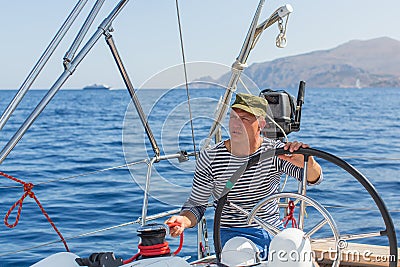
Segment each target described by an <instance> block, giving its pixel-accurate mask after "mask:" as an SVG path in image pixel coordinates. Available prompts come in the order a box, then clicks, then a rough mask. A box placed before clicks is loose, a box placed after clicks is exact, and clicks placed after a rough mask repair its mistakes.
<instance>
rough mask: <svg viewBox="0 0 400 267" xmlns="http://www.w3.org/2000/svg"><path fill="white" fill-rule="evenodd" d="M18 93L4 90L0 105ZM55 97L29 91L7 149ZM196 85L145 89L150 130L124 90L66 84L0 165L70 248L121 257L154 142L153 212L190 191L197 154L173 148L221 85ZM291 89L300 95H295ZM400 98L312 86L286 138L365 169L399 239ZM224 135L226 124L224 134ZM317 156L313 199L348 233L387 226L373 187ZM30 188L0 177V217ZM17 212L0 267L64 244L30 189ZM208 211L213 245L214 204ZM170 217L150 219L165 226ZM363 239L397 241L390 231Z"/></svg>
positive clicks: (2, 232)
mask: <svg viewBox="0 0 400 267" xmlns="http://www.w3.org/2000/svg"><path fill="white" fill-rule="evenodd" d="M16 92H17V91H15V90H0V112H2V111H4V110H5V108H6V106H7V105H8V103H9V102H10V101H11V99H12V98H13V96H14V95H15V93H16ZM46 92H47V91H46V90H31V91H29V92H28V93H27V95H26V96H25V98H24V99H23V101H22V102H21V104H20V105H19V107H18V108H17V110H16V111H15V112H14V114H13V115H12V116H11V118H10V120H9V121H8V123H7V124H6V125H5V127H4V128H3V129H2V130H1V135H0V142H1V147H2V148H3V147H4V146H5V145H6V143H7V142H8V140H9V139H10V138H11V137H12V136H13V135H14V133H15V132H16V131H17V130H18V129H19V127H20V125H21V124H22V123H23V122H24V121H25V119H26V118H27V117H28V116H29V115H30V114H31V112H32V110H33V108H34V106H35V105H36V104H37V103H39V101H40V99H41V98H42V97H43V96H44V95H45V94H46ZM189 92H190V93H189V98H190V101H189V102H188V94H187V92H186V90H183V89H173V90H166V89H165V90H163V89H142V90H138V91H137V96H138V99H139V100H140V103H141V109H142V110H143V112H144V114H146V115H145V116H144V118H147V120H148V124H147V125H148V128H149V129H150V130H151V133H150V134H149V135H148V134H147V133H146V132H145V131H144V130H143V124H142V122H141V119H140V116H139V115H138V112H137V111H136V108H135V106H134V105H133V104H132V102H131V101H130V96H129V94H128V92H127V91H126V90H99V91H96V90H61V91H59V92H58V93H57V94H56V96H55V97H54V99H53V100H52V102H50V103H49V104H48V105H47V106H46V108H45V109H44V111H43V112H42V114H41V115H40V116H39V117H38V118H37V119H36V120H35V121H34V123H33V124H32V126H31V127H30V128H29V130H28V131H27V132H26V134H25V135H24V136H23V137H22V138H21V140H20V141H19V142H18V144H17V145H16V146H15V148H14V149H13V150H12V151H11V153H10V154H9V155H8V156H7V158H6V159H5V160H4V161H3V162H2V163H1V166H0V171H1V172H4V173H6V174H8V175H10V176H12V177H15V178H18V179H19V180H21V181H23V182H26V183H32V184H33V185H34V187H33V189H32V191H33V192H34V196H35V197H36V199H37V200H38V201H39V202H40V203H41V205H42V207H43V209H44V210H45V211H46V213H47V214H48V216H49V217H50V218H51V220H52V221H53V222H54V224H55V225H56V227H57V229H58V230H59V231H60V232H61V234H62V235H63V236H64V238H65V239H66V242H67V244H68V246H69V249H70V250H71V252H73V253H75V254H77V255H78V256H80V257H89V255H90V254H91V253H95V252H106V251H111V252H114V254H115V255H116V257H120V258H123V259H127V258H130V257H131V256H132V255H134V254H136V252H137V245H138V241H139V239H138V237H137V231H136V230H137V229H138V227H139V226H140V225H139V224H138V223H137V222H138V221H139V220H140V217H141V216H142V206H143V203H144V188H145V186H146V171H147V168H148V166H149V162H150V160H151V159H152V158H153V156H154V154H155V152H154V149H153V147H152V145H151V144H152V143H153V144H157V146H158V147H159V149H160V153H161V155H162V156H166V158H168V159H166V160H161V161H160V162H155V163H154V165H153V167H152V168H151V170H152V172H151V175H150V182H149V183H148V185H149V189H150V193H149V195H148V210H147V212H146V213H145V214H146V215H147V216H151V215H155V214H158V213H160V212H165V211H169V210H171V209H177V208H179V207H180V205H182V203H183V202H184V201H185V199H186V198H187V197H188V195H189V193H190V186H191V182H192V177H193V171H194V167H195V158H194V157H193V156H189V157H188V160H181V161H183V162H180V161H179V160H178V159H177V158H176V157H174V156H173V155H179V153H180V152H181V151H186V152H188V153H191V152H193V151H194V150H196V151H198V150H199V149H200V148H201V146H202V144H204V140H205V138H206V136H207V134H208V131H209V128H210V125H211V123H212V121H213V118H214V116H215V114H214V112H215V107H216V106H217V104H218V100H219V99H220V97H221V96H222V95H223V90H221V89H220V88H215V89H193V90H192V89H191V90H190V91H189ZM289 93H291V94H293V95H294V96H296V94H297V92H296V90H289ZM399 104H400V89H395V88H385V89H382V88H364V89H357V88H345V89H343V88H326V89H313V88H307V89H306V93H305V103H304V105H303V110H302V117H301V130H300V131H299V132H294V133H291V134H289V140H299V141H302V142H304V143H307V144H309V145H310V146H311V147H312V148H316V149H318V150H322V151H324V152H326V153H329V154H332V155H334V156H336V157H339V158H341V159H342V160H344V161H346V162H347V163H349V164H351V165H352V166H354V167H355V168H357V169H358V170H359V171H360V172H361V173H362V174H363V176H365V177H366V178H367V179H368V180H369V181H370V182H371V184H372V185H373V186H374V188H375V189H376V191H377V192H378V193H379V195H380V197H381V199H382V200H383V201H384V203H385V205H386V207H387V209H388V210H389V212H390V215H391V217H392V219H393V222H394V225H395V227H396V228H397V236H399V234H400V232H399V229H400V206H399V205H400V196H399V191H400V139H399V136H400V124H399V121H400V111H399ZM192 125H193V127H192ZM192 129H193V130H192ZM192 133H193V135H192ZM227 134H228V130H227V121H226V120H224V122H223V125H222V136H223V138H227ZM149 136H150V137H151V138H150V139H149ZM149 140H153V141H152V142H150V141H149ZM193 141H194V142H193ZM182 154H185V153H182ZM168 156H170V157H168ZM182 159H185V157H182ZM317 161H318V162H319V163H320V165H321V166H322V168H323V172H324V180H323V181H322V183H321V184H320V185H316V186H309V187H308V188H307V190H308V196H310V197H311V198H312V199H314V200H315V201H317V202H318V203H320V204H322V205H324V206H325V207H326V209H327V211H328V212H329V213H330V214H331V215H332V217H333V218H334V220H335V223H336V224H337V228H338V229H339V231H340V233H341V234H357V233H369V232H378V231H381V230H384V229H385V225H384V222H383V219H382V216H381V214H380V212H379V210H378V208H377V206H376V204H375V202H374V201H373V200H372V198H371V196H370V194H369V193H368V192H367V191H366V190H365V189H364V187H363V186H362V185H361V184H360V183H359V182H358V181H357V180H356V179H355V178H354V177H352V176H351V175H349V174H348V173H347V172H345V171H343V170H341V169H340V168H339V167H337V166H336V165H335V164H334V163H330V162H328V161H325V160H323V159H319V158H317ZM284 179H285V177H282V183H283V181H284ZM284 190H285V191H289V192H295V191H296V190H297V182H296V181H295V179H293V178H291V177H289V178H288V179H287V183H286V186H285V188H284ZM23 194H24V190H23V186H22V184H21V183H18V182H15V181H13V180H10V179H8V178H6V177H3V176H0V216H1V217H3V218H5V217H6V214H7V213H8V212H9V210H10V209H11V208H12V206H13V205H14V203H16V202H17V201H19V199H20V198H21V197H22V196H23ZM17 204H18V203H17ZM17 214H18V205H17V207H15V208H14V209H13V210H12V212H11V213H10V214H9V217H8V223H9V224H10V225H12V224H13V223H14V222H16V221H17V222H18V224H17V225H16V226H15V227H14V228H9V227H6V225H4V224H2V225H1V226H0V256H1V257H0V266H30V265H31V264H34V263H35V262H38V261H39V260H41V259H43V258H45V257H47V256H50V255H52V254H54V253H57V252H62V251H65V250H66V249H65V247H64V245H63V244H62V242H60V238H59V237H58V235H57V234H56V232H55V231H54V229H53V228H52V226H51V225H50V224H49V222H48V221H47V219H46V217H45V216H44V215H43V213H42V211H41V209H40V208H39V207H38V204H37V203H36V201H35V199H34V198H31V197H29V196H27V197H26V198H25V199H24V201H23V205H22V208H21V210H20V214H19V215H20V216H19V217H18V215H17ZM206 217H207V227H208V229H209V231H210V232H209V233H208V236H209V245H210V247H211V251H212V247H213V245H212V233H211V232H212V225H213V209H212V208H209V209H208V211H207V212H206ZM317 217H318V214H317V213H315V212H313V211H310V212H309V213H308V214H307V216H306V219H305V224H306V225H307V224H310V225H313V223H315V220H317V221H319V219H316V218H317ZM165 219H166V218H162V219H156V220H154V221H151V222H154V223H163V222H164V221H165ZM313 220H314V221H313ZM314 225H315V224H314ZM196 234H197V230H196V229H188V230H187V231H185V235H184V244H183V249H182V251H181V252H180V254H179V255H181V256H185V257H191V259H192V260H194V259H196V257H197V256H196V255H197V253H196ZM331 235H332V232H331V230H330V228H329V227H328V226H326V227H324V228H322V229H321V230H320V231H319V232H317V233H316V236H317V237H318V236H331ZM398 239H399V238H398ZM167 241H168V242H169V246H170V248H171V250H172V251H174V250H175V249H176V248H177V247H178V244H179V239H176V238H171V237H167ZM354 242H361V243H368V244H376V245H387V244H388V240H387V238H386V237H373V238H365V239H362V240H356V241H354ZM189 261H190V260H189Z"/></svg>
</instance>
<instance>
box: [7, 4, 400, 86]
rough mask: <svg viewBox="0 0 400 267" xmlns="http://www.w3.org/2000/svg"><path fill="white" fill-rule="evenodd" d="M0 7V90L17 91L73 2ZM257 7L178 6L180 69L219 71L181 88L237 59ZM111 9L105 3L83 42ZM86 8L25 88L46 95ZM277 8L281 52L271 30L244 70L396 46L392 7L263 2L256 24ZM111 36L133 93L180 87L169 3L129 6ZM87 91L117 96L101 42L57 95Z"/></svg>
mask: <svg viewBox="0 0 400 267" xmlns="http://www.w3.org/2000/svg"><path fill="white" fill-rule="evenodd" d="M0 1H1V2H2V4H1V6H2V15H1V16H0V24H1V25H2V31H1V33H2V37H1V40H2V41H1V43H0V48H1V49H0V58H1V64H0V71H1V76H0V89H18V88H19V87H20V86H21V84H22V83H23V81H24V80H25V78H26V77H27V76H28V74H29V72H30V71H31V70H32V68H33V67H34V65H35V63H36V62H37V61H38V59H39V58H40V56H41V55H42V53H43V52H44V50H45V48H46V47H47V45H48V44H49V43H50V41H51V40H52V38H53V37H54V35H55V33H56V32H57V31H58V29H59V27H60V26H61V25H62V23H63V22H64V20H65V19H66V17H67V16H68V14H69V13H70V12H71V10H72V8H73V7H74V6H75V4H76V3H77V2H78V1H77V0H76V1H73V0H69V1H67V0H57V1H54V0H35V1H28V0H23V1H6V0H0ZM258 2H259V1H258V0H240V1H239V0H229V1H228V0H201V1H200V0H197V1H195V0H184V1H183V0H180V1H179V8H180V17H181V23H182V33H183V42H184V51H185V57H186V61H187V62H210V64H211V65H215V66H223V68H214V67H210V68H208V67H207V68H206V70H202V72H201V74H199V73H196V72H195V71H193V73H190V71H191V69H190V68H189V69H188V72H189V74H188V75H189V80H190V79H193V78H198V75H204V74H207V75H211V76H213V77H214V78H216V77H218V76H219V75H220V74H222V73H223V72H226V71H229V67H228V66H230V65H231V64H232V63H233V62H234V60H235V59H236V57H237V56H238V53H239V51H240V48H241V47H242V44H243V41H244V38H245V36H246V33H247V30H248V27H249V25H250V23H251V20H252V17H253V14H254V12H255V10H256V8H257V5H258ZM117 3H118V1H110V0H106V1H105V3H104V5H103V7H102V10H101V12H100V14H99V16H98V18H97V19H96V21H95V23H94V25H93V26H95V27H92V28H91V29H90V31H89V34H88V35H89V36H90V35H91V34H93V32H94V31H95V29H96V28H97V26H98V25H99V23H100V22H101V20H102V19H103V18H104V17H105V16H106V15H107V14H108V13H109V12H110V10H111V9H112V8H113V7H114V6H115V5H116V4H117ZM93 4H94V1H90V0H89V1H88V3H87V5H86V6H85V8H84V10H83V11H82V13H81V15H80V16H79V17H78V19H77V21H76V22H75V24H74V26H73V27H72V28H71V30H70V32H69V33H68V34H67V35H66V37H65V38H64V40H63V42H62V43H61V44H60V46H59V47H58V49H57V50H56V52H55V53H54V55H53V58H52V59H51V60H50V61H49V62H48V65H46V67H45V68H44V69H43V71H42V73H41V75H40V76H39V78H38V79H37V80H36V81H35V83H34V84H33V86H32V88H41V89H46V88H50V87H51V86H52V85H53V83H54V82H55V81H56V79H57V78H58V77H59V76H60V75H61V74H62V72H63V66H62V58H63V56H64V54H65V52H66V51H67V50H68V48H69V46H70V44H71V43H72V40H73V39H74V37H75V35H76V33H77V31H78V30H79V28H80V25H81V23H82V22H83V21H84V19H85V18H86V15H87V14H88V12H89V11H90V8H91V7H92V6H93ZM284 4H291V5H292V6H293V9H294V11H293V13H292V14H291V15H290V16H289V22H288V28H287V42H288V43H287V47H286V48H284V49H282V48H277V47H276V46H275V37H276V36H277V34H278V27H277V26H276V25H274V26H272V27H271V28H269V29H267V30H266V31H265V32H264V33H263V35H262V37H261V39H260V41H259V43H258V44H257V46H256V47H255V49H254V50H253V51H252V52H251V54H250V56H249V58H248V61H247V63H248V64H249V65H251V64H252V63H257V62H265V61H270V60H273V59H276V58H281V57H287V56H291V55H298V54H303V53H307V52H311V51H315V50H325V49H331V48H334V47H336V46H338V45H340V44H343V43H345V42H348V41H350V40H355V39H358V40H368V39H373V38H378V37H383V36H387V37H391V38H393V39H396V40H400V30H399V28H398V27H399V26H398V25H400V17H399V16H398V10H400V1H398V0H383V1H376V0H375V1H372V0H335V1H321V0H319V1H318V0H303V1H300V0H292V1H288V2H283V1H278V0H270V1H269V0H266V1H265V5H264V8H263V12H262V15H261V20H264V19H266V18H267V17H268V16H269V15H270V14H271V13H272V12H273V11H274V10H276V9H277V8H278V7H280V6H282V5H284ZM113 28H114V30H115V31H114V32H113V37H114V40H115V43H116V45H117V48H118V50H119V52H120V54H121V57H122V59H123V62H124V65H125V67H126V68H127V71H128V73H129V75H130V78H131V80H132V83H133V85H134V86H135V88H139V87H143V86H146V85H149V83H148V81H149V79H150V80H151V79H153V78H154V75H156V76H157V75H159V74H158V73H160V72H161V73H163V72H164V73H166V74H167V75H164V76H165V77H164V76H162V77H161V76H160V77H161V78H160V79H157V83H153V84H151V83H150V84H151V86H152V87H157V86H159V87H166V86H167V85H165V86H164V85H163V83H164V82H166V81H164V80H163V79H167V80H168V79H173V78H172V77H171V76H175V75H178V76H180V78H178V80H179V81H181V78H182V76H183V71H182V72H181V70H182V68H181V67H179V68H177V69H178V70H179V71H178V72H179V73H178V72H171V73H170V72H165V70H168V69H170V68H171V67H173V66H176V65H179V64H181V63H182V55H181V48H180V41H179V31H178V23H177V15H176V7H175V0H158V1H155V0H146V1H144V0H141V1H140V0H138V1H133V0H131V1H129V2H128V4H127V5H126V6H125V8H124V9H123V10H122V12H121V13H120V15H119V16H118V17H117V18H116V19H115V21H114V23H113ZM87 39H88V37H87V38H86V39H85V40H87ZM192 65H193V64H192ZM194 65H195V64H194ZM208 66H210V65H208ZM175 68H176V67H175ZM203 72H204V73H203ZM152 77H153V78H152ZM92 83H104V84H107V85H110V86H112V87H113V88H124V84H123V81H122V78H121V77H120V75H119V73H118V70H117V68H116V65H115V63H114V61H113V58H112V56H111V53H110V51H109V48H108V46H107V45H106V42H105V40H104V38H101V39H100V40H99V42H97V43H96V45H95V46H94V48H93V49H92V50H91V51H90V52H89V54H88V55H87V57H86V58H85V59H84V60H83V62H82V63H81V64H80V65H79V66H78V68H77V69H76V71H75V72H74V73H73V75H72V76H71V77H70V78H69V79H68V80H67V81H66V83H65V84H64V85H63V87H62V88H82V87H84V86H86V85H88V84H92ZM166 83H167V82H166ZM168 86H170V85H168Z"/></svg>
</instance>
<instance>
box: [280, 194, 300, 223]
mask: <svg viewBox="0 0 400 267" xmlns="http://www.w3.org/2000/svg"><path fill="white" fill-rule="evenodd" d="M294 208H295V205H294V202H293V200H290V201H289V203H288V210H289V214H288V215H286V216H285V217H284V218H283V220H282V222H283V223H285V225H284V227H285V228H286V226H287V225H288V223H289V221H292V228H297V222H296V219H295V218H294V216H293V215H294Z"/></svg>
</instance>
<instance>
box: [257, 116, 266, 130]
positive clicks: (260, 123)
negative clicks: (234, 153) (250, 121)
mask: <svg viewBox="0 0 400 267" xmlns="http://www.w3.org/2000/svg"><path fill="white" fill-rule="evenodd" d="M265 125H267V122H266V121H265V118H261V117H260V118H258V127H259V129H260V131H261V130H262V129H264V127H265Z"/></svg>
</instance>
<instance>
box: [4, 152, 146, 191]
mask: <svg viewBox="0 0 400 267" xmlns="http://www.w3.org/2000/svg"><path fill="white" fill-rule="evenodd" d="M140 163H148V159H143V160H139V161H134V162H130V163H126V164H123V165H119V166H114V167H108V168H105V169H100V170H95V171H91V172H85V173H80V174H77V175H72V176H67V177H63V178H59V179H53V180H48V181H45V182H40V183H36V184H35V186H38V185H44V184H49V183H54V182H59V181H64V180H70V179H75V178H79V177H84V176H88V175H92V174H97V173H101V172H105V171H112V170H116V169H121V168H125V167H130V166H133V165H137V164H140ZM21 187H23V186H19V185H18V186H0V189H9V188H21Z"/></svg>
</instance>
